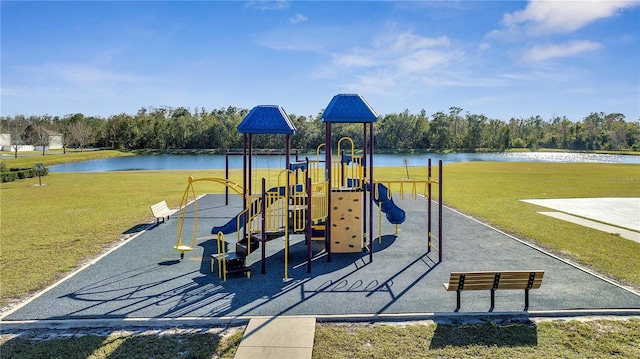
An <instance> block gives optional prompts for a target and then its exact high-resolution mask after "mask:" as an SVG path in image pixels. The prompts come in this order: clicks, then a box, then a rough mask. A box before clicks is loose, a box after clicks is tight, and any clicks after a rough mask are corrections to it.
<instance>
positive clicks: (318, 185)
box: [311, 181, 329, 223]
mask: <svg viewBox="0 0 640 359" xmlns="http://www.w3.org/2000/svg"><path fill="white" fill-rule="evenodd" d="M328 189H329V183H328V182H327V181H322V182H315V183H311V222H312V223H318V222H320V221H323V220H325V219H326V218H327V216H328V215H329V195H328V192H329V190H328Z"/></svg>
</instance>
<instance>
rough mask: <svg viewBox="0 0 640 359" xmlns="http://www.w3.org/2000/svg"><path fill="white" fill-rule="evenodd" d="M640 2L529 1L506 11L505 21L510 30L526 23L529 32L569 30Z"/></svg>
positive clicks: (538, 33) (630, 0)
mask: <svg viewBox="0 0 640 359" xmlns="http://www.w3.org/2000/svg"><path fill="white" fill-rule="evenodd" d="M638 5H640V2H638V1H637V0H626V1H602V0H581V1H548V0H534V1H530V2H529V4H528V5H527V7H526V9H524V10H521V11H516V12H513V13H509V14H505V15H504V17H503V23H504V24H505V26H507V27H508V28H510V29H511V30H514V28H517V27H518V26H523V27H524V30H525V32H526V33H528V34H529V35H541V34H550V33H570V32H573V31H575V30H578V29H580V28H582V27H584V26H586V25H588V24H590V23H592V22H594V21H597V20H599V19H604V18H608V17H612V16H615V15H617V14H618V13H620V12H621V11H623V10H624V9H627V8H630V7H634V6H638Z"/></svg>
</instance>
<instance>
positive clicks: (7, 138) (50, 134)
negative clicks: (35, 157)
mask: <svg viewBox="0 0 640 359" xmlns="http://www.w3.org/2000/svg"><path fill="white" fill-rule="evenodd" d="M39 130H40V131H42V135H43V136H44V140H45V141H43V142H44V143H46V148H47V149H50V150H56V149H60V148H62V136H63V135H62V134H61V133H58V132H56V131H51V130H47V129H46V128H39ZM17 147H18V151H34V150H36V151H40V150H42V145H39V146H38V145H36V146H34V145H30V144H21V145H18V146H17ZM0 149H1V150H2V151H15V150H16V148H15V146H13V145H12V144H11V134H9V133H2V134H0Z"/></svg>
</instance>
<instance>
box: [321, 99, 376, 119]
mask: <svg viewBox="0 0 640 359" xmlns="http://www.w3.org/2000/svg"><path fill="white" fill-rule="evenodd" d="M377 120H378V114H377V113H376V111H374V110H373V108H371V106H370V105H369V103H367V100H365V99H364V98H363V97H362V96H360V95H358V94H339V95H335V96H334V97H333V99H332V100H331V102H330V103H329V106H327V108H326V109H325V110H324V112H323V113H322V121H323V122H343V123H366V122H376V121H377Z"/></svg>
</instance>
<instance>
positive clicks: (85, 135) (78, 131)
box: [69, 120, 92, 152]
mask: <svg viewBox="0 0 640 359" xmlns="http://www.w3.org/2000/svg"><path fill="white" fill-rule="evenodd" d="M69 133H70V134H71V137H72V138H73V141H74V142H75V143H76V144H77V145H78V146H79V147H80V152H82V151H84V146H86V144H87V143H89V141H90V140H91V133H92V129H91V127H90V126H88V125H87V124H86V122H85V121H83V120H80V121H75V122H73V123H70V124H69Z"/></svg>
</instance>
